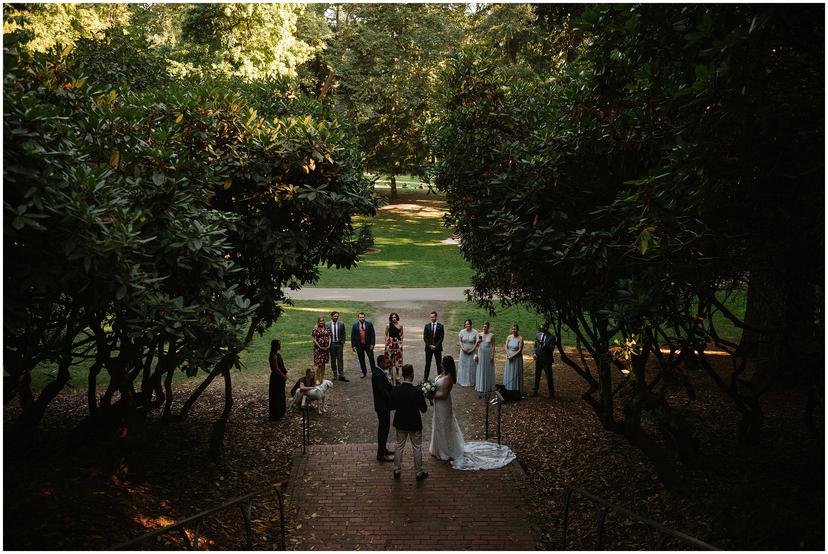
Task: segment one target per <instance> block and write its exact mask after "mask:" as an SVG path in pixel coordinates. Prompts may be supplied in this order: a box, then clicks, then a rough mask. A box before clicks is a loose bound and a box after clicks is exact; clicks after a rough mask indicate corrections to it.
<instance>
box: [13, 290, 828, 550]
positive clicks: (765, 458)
mask: <svg viewBox="0 0 828 554" xmlns="http://www.w3.org/2000/svg"><path fill="white" fill-rule="evenodd" d="M373 307H374V309H375V312H374V313H375V314H377V316H376V317H377V319H375V321H374V323H375V326H376V327H377V329H378V332H379V333H382V329H383V328H384V321H385V318H387V314H388V313H390V312H391V311H396V312H398V313H399V314H400V318H401V321H402V323H403V324H404V325H405V329H406V334H405V348H404V360H405V362H406V363H412V364H413V365H414V367H415V376H416V380H420V379H421V378H422V370H423V362H424V350H423V344H422V339H421V330H422V326H423V324H424V323H425V322H426V321H427V318H428V312H430V311H431V310H437V311H438V312H442V304H441V303H440V302H425V301H417V302H415V301H412V302H408V303H400V302H398V301H396V302H395V301H385V302H378V303H376V304H374V306H373ZM447 335H448V336H447V339H446V342H445V346H446V353H453V354H456V352H457V346H456V342H455V340H454V335H453V331H451V332H449V331H448V330H447ZM378 350H379V349H378ZM346 367H347V368H348V369H347V376H348V377H349V378H350V379H351V380H350V382H348V383H342V382H337V383H336V385H335V387H334V389H333V391H332V394H331V397H330V400H329V403H328V410H329V411H328V413H327V414H321V415H319V414H316V413H312V415H311V439H312V441H314V442H319V443H334V442H354V443H370V442H373V441H375V440H376V416H375V413H374V411H373V404H372V401H371V384H370V379H368V378H366V379H360V378H359V374H360V372H359V370H358V369H357V367H358V365H357V362H356V359H355V356H354V355H353V354H351V353H347V354H346ZM328 371H330V370H328ZM434 373H435V368H432V375H434ZM530 374H531V363H529V364H527V369H526V377H529V376H530ZM555 375H556V376H555V379H556V389H557V394H556V397H555V398H553V399H550V398H548V397H546V395H545V392H544V391H545V387H544V386H543V385H542V386H541V396H539V397H535V398H528V399H526V400H524V401H522V402H517V403H510V404H506V405H504V406H503V413H502V415H503V429H502V430H503V442H504V443H505V444H507V445H509V446H510V447H511V448H512V449H513V450H514V451H515V452H516V453H517V455H518V461H519V463H520V464H521V465H522V466H523V467H524V469H525V471H526V473H527V477H528V479H529V480H530V487H529V488H530V490H531V491H532V493H531V494H529V495H528V496H527V498H526V502H527V503H528V504H529V505H530V506H531V512H532V514H533V515H532V524H533V526H534V527H535V529H536V530H537V532H538V535H539V536H540V537H542V539H543V541H544V544H545V545H546V548H548V549H560V548H561V546H562V543H561V535H562V511H563V505H562V500H561V499H562V496H561V495H562V491H563V484H565V483H567V484H571V485H575V486H578V487H581V488H583V489H585V490H587V491H589V492H592V493H594V494H597V495H600V496H602V497H604V498H606V499H608V500H609V501H611V502H614V503H616V504H618V505H621V506H624V507H626V508H629V509H632V510H634V511H636V512H638V513H640V514H642V515H645V516H647V517H650V518H652V519H653V520H655V521H658V522H661V523H663V524H665V525H667V526H669V527H672V528H674V529H676V530H679V531H681V532H684V533H687V534H689V535H692V536H695V537H697V538H699V539H701V540H704V541H707V542H709V543H711V544H714V545H715V546H718V547H720V548H724V549H738V550H753V549H815V550H822V549H823V547H824V521H825V519H824V431H823V429H824V427H823V425H824V417H823V415H824V414H820V419H819V422H818V423H819V429H820V432H819V433H817V434H816V435H812V434H809V433H808V432H807V431H806V430H805V428H804V425H802V423H801V417H802V410H803V408H804V395H803V391H801V390H799V389H797V388H796V387H791V388H789V389H787V390H782V391H778V392H774V393H770V394H768V395H766V397H765V398H764V400H763V406H764V409H765V412H766V416H767V417H766V422H765V426H764V432H763V436H762V441H761V443H760V444H758V445H755V446H750V447H748V446H739V445H737V444H736V441H735V438H734V437H735V430H736V423H737V421H738V417H737V416H738V414H737V413H736V411H735V409H733V407H732V406H731V405H730V403H729V401H727V399H726V398H725V397H724V395H723V393H721V391H719V390H718V389H717V388H716V387H715V386H714V385H713V384H712V383H711V382H710V380H709V379H708V378H707V377H706V376H704V375H702V374H701V373H696V374H693V375H692V376H691V380H692V381H693V383H694V385H695V386H696V392H697V399H696V401H695V402H693V403H690V404H688V405H687V406H686V413H687V416H688V419H689V420H690V422H691V424H692V425H693V429H694V433H695V435H696V437H697V438H698V439H699V441H700V444H701V449H700V452H701V455H700V457H699V459H698V460H697V461H696V463H695V464H694V465H692V466H689V467H687V466H679V468H680V471H681V472H682V477H683V486H682V487H681V488H680V490H667V489H665V487H664V486H663V484H662V483H661V482H660V481H659V480H658V479H657V477H656V475H655V471H654V468H653V466H652V464H651V463H650V461H649V460H648V459H647V458H646V457H644V456H643V455H642V454H641V452H640V451H639V450H637V449H636V448H634V447H632V446H631V445H630V444H629V443H628V442H627V441H625V440H624V439H623V438H622V437H620V436H618V435H615V434H613V433H609V432H606V431H604V430H602V429H601V427H600V425H599V424H598V421H597V418H596V416H595V414H594V413H593V412H592V411H591V409H590V408H589V407H588V406H587V404H586V403H585V402H584V401H583V400H582V399H581V398H580V396H581V394H582V393H583V392H584V390H585V386H584V383H583V381H581V380H580V378H579V377H578V376H577V375H575V374H574V372H572V371H571V370H569V369H568V368H566V367H565V366H563V365H562V364H560V363H556V364H555ZM525 383H526V386H527V388H529V387H531V382H530V381H529V380H528V379H525ZM193 386H194V384H186V385H182V389H184V388H191V387H193ZM234 396H235V399H236V403H235V405H234V408H233V414H232V416H231V419H230V422H229V424H228V429H227V435H226V439H225V452H224V455H223V457H222V458H221V460H220V461H218V462H214V461H211V460H210V459H209V458H208V456H207V444H208V436H209V430H210V423H211V422H212V421H215V420H216V419H217V417H218V415H219V413H220V412H221V409H222V387H221V384H220V383H216V384H213V385H211V387H210V388H209V389H208V390H207V392H206V393H205V395H204V397H203V398H202V400H200V401H199V402H198V403H197V404H196V406H195V408H194V410H193V412H192V414H191V416H190V419H189V420H188V421H187V422H185V423H179V424H172V425H169V426H166V427H165V428H163V429H161V428H160V427H159V428H158V431H159V433H158V437H157V440H156V441H154V442H152V443H150V444H148V445H146V446H144V447H142V448H141V449H140V450H137V451H134V452H130V453H129V456H128V458H127V457H125V454H127V453H123V452H120V453H119V452H112V451H111V450H110V449H109V448H108V447H107V443H108V440H109V437H101V438H99V439H81V437H79V436H76V435H75V434H74V433H73V431H72V429H73V428H74V426H75V425H76V424H77V422H79V421H80V420H81V419H82V418H83V417H84V415H85V411H86V407H85V398H84V396H83V394H82V391H78V392H77V393H69V394H64V395H62V396H61V397H59V399H58V400H57V401H56V402H55V404H54V405H53V406H51V407H50V409H49V411H48V412H47V415H46V417H45V419H44V421H43V424H42V425H41V426H40V428H38V429H37V430H36V431H35V432H34V433H31V434H29V435H25V436H19V435H15V434H13V433H10V432H9V429H10V425H9V422H10V421H11V420H12V418H13V417H14V415H15V414H16V412H17V408H16V405H15V404H14V403H12V404H10V405H8V406H6V407H5V410H4V431H5V432H4V502H3V504H4V516H3V517H4V537H3V546H4V548H5V549H47V550H62V549H81V550H97V549H107V548H111V547H112V546H113V545H115V544H118V543H120V542H122V541H125V540H128V539H130V538H134V537H136V536H139V535H141V534H142V533H145V532H146V531H147V530H149V529H153V528H156V527H158V526H162V525H165V524H168V523H171V522H173V521H176V520H178V519H180V518H182V517H185V516H189V515H192V514H195V513H197V512H199V511H201V510H204V509H206V508H210V507H213V506H217V505H219V504H221V503H222V502H224V501H226V500H228V499H230V498H233V497H235V496H238V495H241V494H244V493H246V492H250V491H253V490H256V489H258V488H259V487H261V486H263V485H264V484H267V483H272V482H276V481H279V480H283V479H287V477H288V475H289V474H290V468H291V462H292V459H293V455H294V454H295V453H296V452H301V449H302V442H301V417H300V416H299V414H298V413H291V414H289V416H288V417H286V418H283V419H282V420H281V421H279V422H270V421H268V420H267V413H266V411H267V399H266V396H267V384H266V383H265V382H262V383H261V384H260V386H256V385H255V384H250V385H243V386H237V387H236V388H235V393H234ZM177 397H178V398H179V399H182V398H184V397H186V394H184V391H182V392H181V393H179V394H178V396H177ZM452 397H453V401H454V404H455V412H456V414H457V417H458V421H459V423H460V426H461V428H462V430H463V433H464V435H465V436H466V437H467V438H468V439H479V438H483V435H484V428H483V419H484V417H485V405H484V403H483V401H482V400H480V399H478V397H477V395H476V394H474V392H473V391H471V390H469V389H464V388H462V387H456V388H455V389H454V390H453V391H452ZM179 401H180V400H179ZM430 415H431V413H430V412H429V413H428V414H426V416H425V417H424V425H425V429H424V436H425V437H428V436H429V435H430V430H431V417H430ZM492 415H494V413H493V414H492ZM491 429H492V431H494V426H492V428H491ZM275 506H276V505H275V499H274V498H272V497H268V498H264V499H262V500H261V501H257V502H256V503H255V504H254V518H253V524H254V530H255V532H256V548H257V549H263V548H272V547H273V546H274V545H275V544H276V537H275V535H274V533H273V530H272V529H271V528H269V526H268V518H269V517H271V515H272V514H273V513H274V512H273V510H274V509H275ZM321 516H323V517H324V514H321ZM594 521H595V520H594V511H593V510H592V508H591V507H590V506H588V505H586V504H583V503H576V504H574V505H573V510H572V515H571V519H570V522H569V526H568V533H569V538H570V539H569V540H570V542H569V545H568V546H569V548H577V549H585V550H589V549H593V548H594V543H593V542H592V541H593V540H594V537H595V532H594ZM239 524H240V517H239V516H238V513H237V511H233V512H228V513H227V514H226V515H225V516H222V517H219V518H214V519H213V520H211V521H210V522H208V524H207V525H206V527H205V528H204V529H203V530H202V536H203V537H204V538H205V540H206V541H207V543H208V544H209V545H210V546H211V547H212V548H214V549H226V548H231V549H239V548H244V543H243V540H242V539H243V533H241V532H240V527H239ZM296 525H297V524H296V523H295V522H290V521H289V522H288V540H289V542H288V545H289V547H292V548H294V549H295V548H301V542H300V541H299V539H297V538H296V537H297V536H299V534H300V531H297V529H296ZM173 539H174V537H172V538H170V539H169V541H173ZM233 541H235V542H233ZM658 546H659V543H658V537H655V536H654V535H653V534H652V533H651V532H650V531H649V530H648V529H646V528H644V527H641V526H638V525H634V524H633V523H632V522H630V521H627V520H625V519H624V518H621V517H618V516H614V515H612V514H611V515H610V516H609V517H608V519H607V529H606V541H605V548H609V549H628V550H635V549H642V548H644V549H655V548H658ZM664 548H667V549H683V548H686V547H685V546H683V545H681V544H680V543H674V542H671V543H667V544H666V545H665V546H664Z"/></svg>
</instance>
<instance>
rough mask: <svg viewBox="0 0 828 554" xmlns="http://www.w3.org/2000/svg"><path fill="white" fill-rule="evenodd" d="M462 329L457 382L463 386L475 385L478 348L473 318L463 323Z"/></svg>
mask: <svg viewBox="0 0 828 554" xmlns="http://www.w3.org/2000/svg"><path fill="white" fill-rule="evenodd" d="M463 327H464V329H463V330H462V331H460V333H459V335H458V336H459V337H460V364H459V365H460V369H459V371H458V372H457V384H458V385H460V386H461V387H473V386H474V382H475V377H476V375H475V373H476V372H477V367H475V364H474V352H475V350H476V349H477V329H472V320H471V319H467V320H466V321H465V322H464V323H463Z"/></svg>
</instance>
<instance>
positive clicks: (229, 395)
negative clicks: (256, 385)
mask: <svg viewBox="0 0 828 554" xmlns="http://www.w3.org/2000/svg"><path fill="white" fill-rule="evenodd" d="M222 375H224V411H222V413H221V417H220V418H219V420H218V421H216V422H215V423H214V424H213V431H212V432H211V433H210V457H211V458H212V459H213V460H216V461H218V459H219V458H221V454H222V451H223V450H224V432H225V430H226V429H227V420H229V419H230V412H231V411H232V408H233V383H232V381H231V379H230V369H229V368H228V369H225V370H224V371H223V372H222Z"/></svg>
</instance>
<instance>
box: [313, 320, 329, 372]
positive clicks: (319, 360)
mask: <svg viewBox="0 0 828 554" xmlns="http://www.w3.org/2000/svg"><path fill="white" fill-rule="evenodd" d="M311 336H312V337H313V364H314V365H315V366H316V382H317V383H321V382H322V381H323V379H325V364H327V363H328V358H329V357H330V352H331V332H330V331H328V330H327V329H325V318H324V317H322V316H319V319H317V320H316V327H314V328H313V330H312V331H311Z"/></svg>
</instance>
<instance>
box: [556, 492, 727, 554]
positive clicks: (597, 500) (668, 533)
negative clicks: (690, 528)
mask: <svg viewBox="0 0 828 554" xmlns="http://www.w3.org/2000/svg"><path fill="white" fill-rule="evenodd" d="M563 487H564V515H563V545H562V547H561V550H566V531H567V527H569V505H570V501H571V499H572V494H573V493H575V494H579V495H581V496H583V497H584V498H586V499H588V500H590V501H591V502H592V505H593V507H595V509H596V511H597V519H596V524H597V527H598V538H597V540H596V542H597V544H596V550H602V547H603V542H604V522H605V521H606V518H607V513H608V512H609V511H610V510H612V511H614V512H618V513H620V514H623V515H625V516H627V517H630V518H632V519H635V520H638V521H640V522H641V523H643V524H645V525H647V526H648V527H651V528H653V529H655V530H656V531H657V532H659V533H661V534H662V535H664V536H663V537H662V540H661V542H660V544H659V549H660V550H663V548H664V544H665V543H666V541H667V538H668V537H674V538H677V539H680V540H682V541H684V542H686V543H689V544H691V545H693V546H695V547H696V548H699V549H702V550H719V548H716V547H715V546H713V545H711V544H708V543H706V542H704V541H701V540H699V539H697V538H695V537H691V536H690V535H685V534H684V533H682V532H680V531H676V530H675V529H670V528H669V527H667V526H665V525H662V524H661V523H658V522H657V521H654V520H652V519H650V518H648V517H645V516H642V515H639V514H637V513H635V512H633V511H630V510H628V509H626V508H624V507H621V506H618V505H616V504H612V503H611V502H609V501H607V500H604V499H603V498H601V497H600V496H595V495H594V494H591V493H588V492H587V491H585V490H583V489H580V488H578V487H572V486H570V485H564V486H563Z"/></svg>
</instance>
